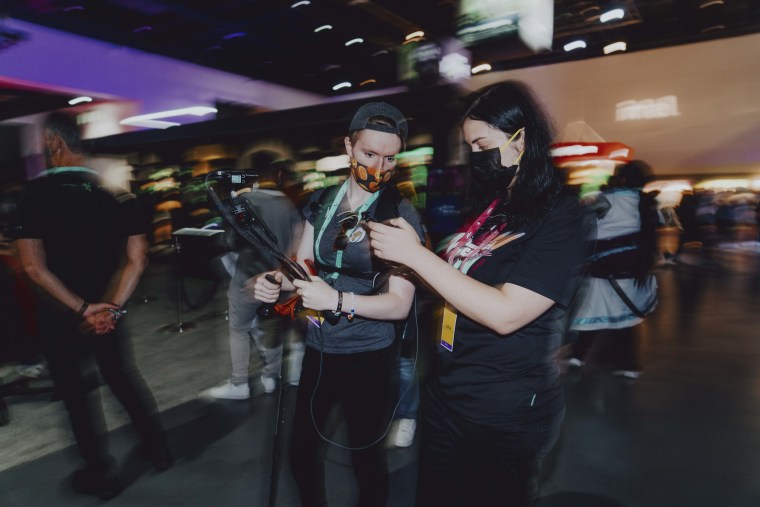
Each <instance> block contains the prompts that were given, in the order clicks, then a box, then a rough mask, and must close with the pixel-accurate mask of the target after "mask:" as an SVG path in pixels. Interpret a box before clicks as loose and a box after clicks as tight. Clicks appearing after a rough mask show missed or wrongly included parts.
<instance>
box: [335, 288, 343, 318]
mask: <svg viewBox="0 0 760 507" xmlns="http://www.w3.org/2000/svg"><path fill="white" fill-rule="evenodd" d="M342 309H343V291H342V290H339V291H338V307H337V308H335V311H334V312H333V313H334V314H335V315H340V311H341V310H342Z"/></svg>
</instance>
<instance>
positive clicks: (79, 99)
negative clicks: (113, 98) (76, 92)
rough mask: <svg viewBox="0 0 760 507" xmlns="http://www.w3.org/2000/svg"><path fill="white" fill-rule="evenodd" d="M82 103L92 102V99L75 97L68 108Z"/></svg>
mask: <svg viewBox="0 0 760 507" xmlns="http://www.w3.org/2000/svg"><path fill="white" fill-rule="evenodd" d="M82 102H92V97H85V96H82V97H77V98H75V99H71V100H70V101H69V105H70V106H75V105H77V104H81V103H82Z"/></svg>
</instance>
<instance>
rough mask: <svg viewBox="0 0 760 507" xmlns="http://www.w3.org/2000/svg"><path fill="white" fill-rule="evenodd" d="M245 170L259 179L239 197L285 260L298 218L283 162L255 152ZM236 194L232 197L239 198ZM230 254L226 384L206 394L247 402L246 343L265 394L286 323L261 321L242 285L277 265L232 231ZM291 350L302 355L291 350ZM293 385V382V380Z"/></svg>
mask: <svg viewBox="0 0 760 507" xmlns="http://www.w3.org/2000/svg"><path fill="white" fill-rule="evenodd" d="M251 161H252V164H251V168H252V169H253V171H254V173H255V174H257V175H258V176H259V179H258V184H256V185H254V188H253V189H250V190H249V191H247V192H245V193H243V194H242V195H243V198H244V199H247V200H248V202H250V203H251V205H253V207H254V209H255V210H256V212H257V213H258V214H259V216H260V217H261V219H262V220H263V221H264V222H265V223H266V225H267V226H268V227H269V229H271V231H272V232H273V233H274V235H275V237H276V238H277V244H278V245H279V246H280V247H281V248H282V249H283V251H284V252H285V253H286V254H287V255H288V256H289V257H290V256H292V255H294V254H295V245H297V244H298V241H299V240H300V237H301V230H302V225H301V215H300V213H299V212H298V210H297V209H296V208H295V206H294V205H293V202H292V201H291V200H290V199H289V198H288V197H287V196H286V195H285V194H284V193H283V192H282V184H283V181H284V180H285V178H286V176H287V173H288V172H289V163H288V162H287V161H284V160H280V161H277V160H276V154H274V153H271V152H266V151H262V152H258V153H255V154H254V155H253V156H252V157H251ZM241 193H242V192H238V194H241ZM228 237H230V238H231V242H232V245H231V249H232V251H233V252H234V253H235V254H237V259H236V261H235V267H234V270H233V273H232V280H231V282H230V286H229V289H228V290H227V301H228V304H229V333H230V359H231V363H232V368H231V371H230V377H229V379H228V380H227V381H226V382H225V383H224V384H222V385H220V386H218V387H214V388H211V389H210V390H209V391H208V392H209V394H210V395H211V396H213V397H214V398H219V399H228V400H247V399H248V398H250V396H251V392H250V386H249V385H248V369H249V366H250V362H251V339H253V341H254V343H255V344H256V348H257V349H258V352H259V355H260V357H261V360H262V363H263V368H262V372H261V377H260V382H261V385H262V387H263V389H264V392H265V393H271V392H273V391H274V389H275V387H276V379H277V378H278V377H279V374H280V366H281V364H282V350H283V340H284V337H285V335H286V334H287V328H288V327H289V324H290V321H289V320H287V319H281V318H271V319H261V318H258V317H257V315H256V310H257V309H258V308H259V306H260V305H261V302H260V301H257V300H256V299H255V298H254V297H253V291H252V287H251V288H250V290H249V289H246V283H248V281H249V280H251V279H253V277H255V276H256V275H258V274H260V273H263V272H265V271H271V270H273V269H275V268H277V267H278V266H279V265H280V262H279V261H278V260H276V259H275V258H274V257H273V256H272V255H271V254H270V253H269V252H267V251H265V250H264V249H263V248H262V247H260V246H258V245H253V244H250V243H248V242H247V241H246V240H245V239H244V238H242V237H241V236H240V235H239V234H237V233H236V232H235V231H229V236H228ZM294 350H302V348H300V347H297V346H296V347H294ZM294 382H295V381H294Z"/></svg>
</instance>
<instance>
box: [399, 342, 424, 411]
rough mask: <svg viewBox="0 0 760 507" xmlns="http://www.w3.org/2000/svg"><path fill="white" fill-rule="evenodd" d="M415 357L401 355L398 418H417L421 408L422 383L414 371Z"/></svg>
mask: <svg viewBox="0 0 760 507" xmlns="http://www.w3.org/2000/svg"><path fill="white" fill-rule="evenodd" d="M414 360H415V358H413V357H403V356H402V357H399V365H398V369H399V389H398V397H399V401H398V409H396V419H417V411H418V410H419V408H420V384H419V382H418V381H417V372H415V371H414Z"/></svg>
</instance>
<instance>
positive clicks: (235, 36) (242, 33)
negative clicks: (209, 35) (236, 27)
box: [222, 32, 248, 40]
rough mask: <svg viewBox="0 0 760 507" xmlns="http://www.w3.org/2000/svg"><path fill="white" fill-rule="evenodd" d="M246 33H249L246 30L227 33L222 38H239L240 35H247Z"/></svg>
mask: <svg viewBox="0 0 760 507" xmlns="http://www.w3.org/2000/svg"><path fill="white" fill-rule="evenodd" d="M246 35H248V34H247V33H245V32H235V33H228V34H227V35H225V36H224V37H222V40H230V39H238V38H240V37H245V36H246Z"/></svg>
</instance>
